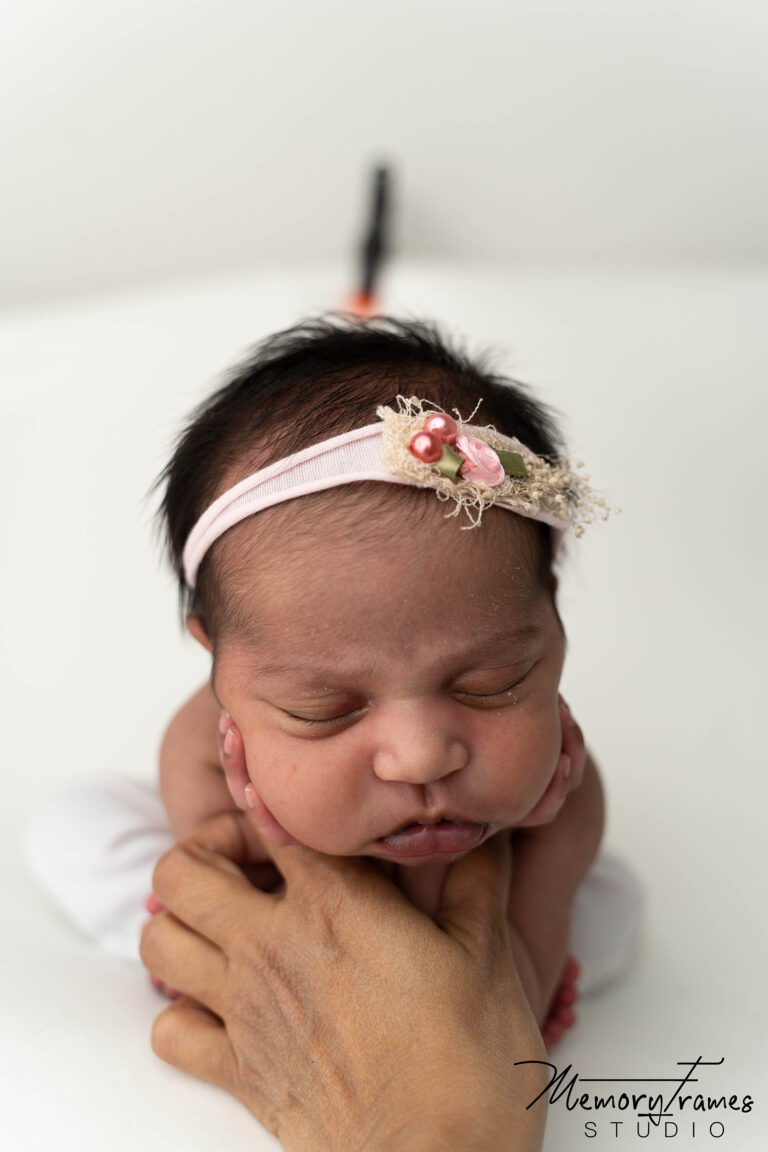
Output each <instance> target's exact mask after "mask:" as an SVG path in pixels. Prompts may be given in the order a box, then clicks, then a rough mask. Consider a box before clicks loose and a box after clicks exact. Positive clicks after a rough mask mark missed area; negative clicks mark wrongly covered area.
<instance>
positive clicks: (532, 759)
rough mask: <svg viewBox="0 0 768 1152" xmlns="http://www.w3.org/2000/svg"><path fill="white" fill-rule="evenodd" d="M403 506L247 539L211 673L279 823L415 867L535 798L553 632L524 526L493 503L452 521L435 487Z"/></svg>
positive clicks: (546, 770) (545, 762)
mask: <svg viewBox="0 0 768 1152" xmlns="http://www.w3.org/2000/svg"><path fill="white" fill-rule="evenodd" d="M403 521H404V522H402V523H396V522H393V523H392V524H391V526H390V530H389V531H388V532H387V533H385V534H382V533H379V534H375V533H374V534H373V535H372V536H369V534H368V533H367V532H366V533H364V534H363V537H362V538H361V537H360V535H359V534H356V533H355V532H354V530H350V529H349V528H347V529H346V530H345V529H344V528H340V529H337V530H335V531H331V532H330V533H329V532H328V531H322V530H321V531H311V532H310V533H309V534H302V535H301V536H300V546H297V545H296V543H295V542H294V544H293V545H292V546H291V548H290V549H287V548H281V547H280V546H278V547H277V549H275V548H274V547H273V548H272V549H271V551H270V552H268V553H267V552H265V551H264V550H263V549H261V548H258V549H254V550H253V551H252V552H251V555H250V559H249V558H248V549H247V548H244V549H243V551H244V552H245V555H246V561H245V567H244V569H243V573H242V575H243V579H241V580H239V581H238V583H239V586H240V587H241V588H242V589H244V590H243V591H242V592H241V593H239V607H240V612H239V615H240V616H241V617H242V619H243V625H244V626H239V627H238V629H237V630H236V632H234V633H230V634H225V635H223V636H222V638H221V639H220V643H219V649H218V652H217V659H216V663H215V668H214V680H213V684H214V689H215V692H216V695H217V697H218V699H219V702H220V703H221V705H222V706H223V707H224V708H226V710H227V711H228V712H229V713H230V714H231V716H232V718H233V719H234V721H235V722H236V724H237V725H238V726H239V728H240V731H241V732H242V736H243V741H244V745H245V754H246V762H247V767H248V774H249V776H250V779H251V781H252V783H253V785H254V787H255V789H256V792H257V793H258V795H259V797H260V798H261V800H262V802H263V803H264V804H265V805H266V807H267V808H268V809H269V811H270V812H271V814H272V816H273V817H274V818H275V820H277V821H278V823H279V824H280V825H282V827H283V828H284V829H285V830H286V831H287V832H288V833H289V834H290V835H291V836H292V837H294V838H295V839H296V840H298V841H299V842H301V843H303V844H307V845H309V846H310V847H312V848H315V849H317V850H318V851H320V852H325V853H329V854H332V855H354V856H360V855H366V856H375V857H380V858H383V859H386V860H390V861H395V862H398V863H402V864H412V865H416V864H422V863H426V862H427V861H429V860H435V859H437V858H440V859H445V860H450V859H453V858H455V857H456V856H457V855H460V854H462V853H463V852H467V851H469V850H470V849H472V848H474V847H475V846H476V845H477V844H478V843H480V842H481V841H482V840H484V839H486V838H487V837H489V836H491V835H493V834H494V833H495V832H497V831H499V830H500V829H501V828H504V827H511V826H513V825H515V824H517V823H519V822H520V821H521V820H523V819H524V818H525V817H526V816H527V815H528V813H530V812H531V811H532V809H533V808H534V807H535V806H536V804H537V802H538V801H539V800H540V798H541V797H542V795H543V793H544V792H545V790H546V788H547V785H548V784H549V782H550V780H551V778H552V776H553V773H554V771H555V768H556V765H557V761H558V757H559V753H560V746H561V731H560V717H559V711H558V684H559V681H560V674H561V670H562V665H563V658H564V638H563V634H562V630H561V627H560V623H559V619H558V617H557V614H556V611H555V607H554V604H553V602H552V598H551V596H550V595H549V593H548V592H547V591H545V590H544V589H542V588H541V587H539V586H538V585H537V584H536V577H535V570H534V569H535V566H534V563H533V559H532V549H533V547H535V545H533V544H532V542H531V541H532V526H531V525H530V524H526V523H525V522H524V521H522V520H521V518H520V517H517V516H515V515H514V514H512V513H508V512H505V511H501V510H499V509H492V510H490V511H488V512H486V514H485V516H484V519H483V524H482V525H481V527H479V528H478V529H473V530H467V531H461V529H460V523H461V521H459V520H458V519H449V520H446V519H445V518H444V506H443V505H442V504H437V502H436V504H435V507H434V509H432V508H430V509H429V514H428V515H427V516H426V517H424V518H423V519H422V518H418V523H413V524H411V523H408V522H407V517H404V518H403ZM526 533H527V534H528V535H526ZM295 539H296V537H295V536H294V541H295ZM242 542H243V538H242V536H241V540H240V541H238V547H240V544H241V543H242Z"/></svg>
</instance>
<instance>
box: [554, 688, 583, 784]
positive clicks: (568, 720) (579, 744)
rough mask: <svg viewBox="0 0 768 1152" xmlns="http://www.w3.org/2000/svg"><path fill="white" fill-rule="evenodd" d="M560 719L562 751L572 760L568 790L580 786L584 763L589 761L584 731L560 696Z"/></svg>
mask: <svg viewBox="0 0 768 1152" xmlns="http://www.w3.org/2000/svg"><path fill="white" fill-rule="evenodd" d="M560 721H561V728H562V752H563V754H564V755H565V756H568V757H569V759H570V761H571V773H570V777H569V779H568V791H569V792H573V791H574V789H576V788H578V787H579V785H580V784H581V781H582V779H583V778H584V765H585V764H586V761H587V750H586V746H585V744H584V733H583V732H582V730H581V728H580V727H579V725H578V724H577V723H576V721H575V720H574V718H573V714H572V713H571V710H570V708H569V707H568V705H567V704H566V702H565V700H564V699H563V698H562V696H561V697H560Z"/></svg>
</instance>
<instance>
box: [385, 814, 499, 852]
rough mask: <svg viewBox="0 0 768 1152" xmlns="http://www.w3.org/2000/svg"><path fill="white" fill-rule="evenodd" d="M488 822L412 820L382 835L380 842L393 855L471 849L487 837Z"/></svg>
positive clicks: (467, 850) (466, 850) (465, 850)
mask: <svg viewBox="0 0 768 1152" xmlns="http://www.w3.org/2000/svg"><path fill="white" fill-rule="evenodd" d="M487 829H488V825H487V824H478V823H476V822H475V821H472V820H435V821H434V822H432V823H429V824H427V823H421V822H419V821H411V822H410V823H408V824H404V825H403V826H402V827H401V828H398V829H396V830H395V831H394V832H391V833H390V834H389V836H382V837H381V839H380V840H379V841H378V843H379V844H381V846H382V847H383V848H384V849H385V850H386V851H387V854H388V855H391V856H432V855H434V854H435V853H445V854H448V855H450V854H455V853H460V852H469V850H470V849H471V848H475V847H476V846H477V845H478V844H479V843H480V841H481V840H482V839H483V837H484V836H485V833H486V831H487Z"/></svg>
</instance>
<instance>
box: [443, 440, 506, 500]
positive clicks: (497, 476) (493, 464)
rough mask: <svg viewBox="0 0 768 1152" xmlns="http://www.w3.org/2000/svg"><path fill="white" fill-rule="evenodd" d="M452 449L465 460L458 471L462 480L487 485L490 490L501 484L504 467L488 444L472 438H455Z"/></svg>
mask: <svg viewBox="0 0 768 1152" xmlns="http://www.w3.org/2000/svg"><path fill="white" fill-rule="evenodd" d="M454 447H455V448H456V451H457V452H459V453H461V455H462V456H463V457H464V458H465V460H466V464H462V466H461V468H460V469H459V475H460V476H461V478H462V480H473V481H474V482H475V483H476V484H489V485H490V486H491V487H492V488H495V487H496V485H497V484H501V482H502V480H503V479H504V467H503V465H502V463H501V460H499V458H498V456H497V455H496V453H495V452H494V450H493V448H491V446H490V444H486V443H485V441H484V440H477V439H476V438H475V437H474V436H457V437H456V443H455V445H454Z"/></svg>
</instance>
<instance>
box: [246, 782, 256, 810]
mask: <svg viewBox="0 0 768 1152" xmlns="http://www.w3.org/2000/svg"><path fill="white" fill-rule="evenodd" d="M244 793H245V802H246V804H247V805H248V807H249V808H255V807H256V789H255V788H254V786H253V784H246V786H245V788H244Z"/></svg>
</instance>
